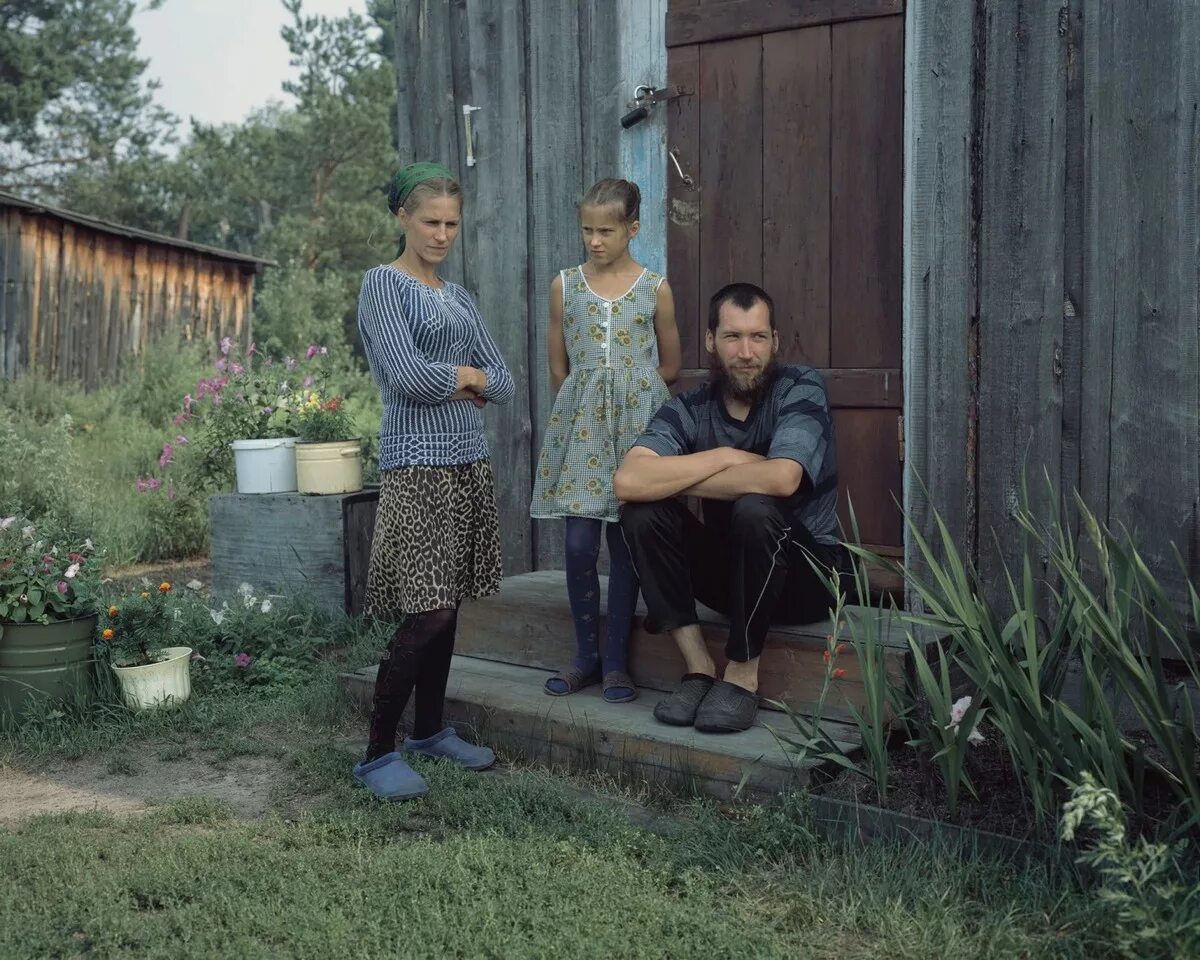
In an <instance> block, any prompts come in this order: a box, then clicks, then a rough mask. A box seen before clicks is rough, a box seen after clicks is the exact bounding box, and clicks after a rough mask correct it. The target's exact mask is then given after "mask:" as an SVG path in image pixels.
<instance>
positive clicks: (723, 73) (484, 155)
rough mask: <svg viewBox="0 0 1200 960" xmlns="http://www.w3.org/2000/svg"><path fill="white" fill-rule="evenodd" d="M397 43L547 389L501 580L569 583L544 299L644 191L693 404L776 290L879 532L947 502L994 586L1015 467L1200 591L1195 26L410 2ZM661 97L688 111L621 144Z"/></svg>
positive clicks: (992, 10)
mask: <svg viewBox="0 0 1200 960" xmlns="http://www.w3.org/2000/svg"><path fill="white" fill-rule="evenodd" d="M1151 14H1152V15H1151ZM396 22H397V43H396V58H397V59H396V68H397V76H398V79H399V106H398V123H397V129H398V131H399V148H400V152H401V158H402V159H404V160H411V159H418V158H421V159H424V158H436V159H438V160H440V161H442V162H444V163H446V164H447V165H449V166H450V167H451V168H452V169H453V170H455V171H456V173H457V175H458V176H459V178H460V180H461V181H462V183H463V185H464V188H465V192H466V198H467V208H466V215H465V220H464V224H465V229H464V233H463V236H462V239H461V241H460V249H459V252H458V253H457V254H456V257H455V260H454V261H453V263H452V264H451V265H450V268H449V275H450V276H451V277H452V278H453V279H457V280H460V281H462V282H465V284H466V286H467V287H468V288H469V289H471V290H472V291H473V292H474V293H475V294H476V296H477V297H478V299H479V301H480V306H481V308H482V310H483V312H484V315H485V317H487V318H488V319H489V321H490V323H491V326H492V328H493V329H494V330H495V332H496V333H497V335H498V337H499V338H500V340H501V343H502V345H503V347H504V349H505V352H506V355H507V356H508V358H509V360H510V362H511V364H512V367H513V370H514V374H515V375H516V377H517V380H518V382H519V383H525V384H527V385H528V388H527V390H526V391H525V392H524V393H523V394H521V395H520V396H519V397H518V400H517V401H516V403H515V404H514V405H513V406H511V407H508V408H500V409H496V410H492V411H489V417H490V429H491V431H492V440H493V455H494V458H495V460H496V461H497V465H498V470H497V475H498V476H502V477H510V478H512V482H511V483H510V484H508V485H507V486H506V487H505V489H504V490H503V491H502V493H501V501H502V502H501V510H502V516H503V517H504V518H505V527H504V549H505V558H506V568H507V569H508V570H510V571H514V572H515V571H524V570H530V569H540V568H548V567H549V568H552V567H558V566H561V546H560V545H559V538H560V531H559V530H558V529H557V528H556V524H553V523H537V524H532V523H530V522H529V521H528V513H527V503H528V495H529V487H530V482H529V479H530V477H531V463H532V461H533V459H534V458H535V457H536V451H537V446H538V444H539V443H540V439H541V435H542V432H543V430H544V427H545V424H546V419H547V417H548V414H549V407H550V401H551V397H550V395H549V390H548V385H547V374H546V369H545V367H546V363H545V337H546V333H545V331H546V317H545V314H546V311H545V307H544V304H545V298H546V291H547V286H548V284H549V281H550V279H551V278H552V276H553V274H554V272H555V271H556V270H557V269H559V268H561V267H563V266H566V265H569V264H573V263H578V262H580V261H581V260H582V259H584V252H583V249H582V245H581V243H580V241H579V238H578V233H577V228H576V216H575V210H574V204H575V202H576V201H577V200H578V199H579V197H580V196H581V195H582V193H583V192H584V190H585V189H586V188H587V186H588V185H589V184H590V183H591V182H593V181H594V180H596V179H598V178H599V177H602V176H625V177H629V178H630V179H634V180H636V181H637V182H638V183H639V184H640V185H641V187H642V190H643V195H644V198H645V200H644V204H643V208H642V231H641V234H640V235H639V237H638V239H637V241H636V242H635V250H634V252H635V255H636V256H637V257H638V258H639V259H640V260H642V262H644V263H646V264H647V265H649V266H650V267H652V268H654V269H658V270H664V269H665V271H666V274H667V276H668V277H669V278H670V279H671V282H672V284H673V286H674V288H675V290H676V296H677V299H678V301H679V305H680V309H679V323H680V330H681V332H682V334H683V338H684V348H685V367H687V368H688V370H687V371H686V373H685V382H686V381H691V382H694V381H695V380H696V379H698V378H700V377H702V376H704V369H703V368H704V366H705V357H704V356H703V347H702V343H703V338H702V333H701V331H702V324H703V322H704V321H703V308H704V305H705V303H706V301H707V298H708V297H709V296H710V295H711V293H712V292H713V291H714V290H716V289H717V288H718V287H719V286H721V285H722V284H724V283H726V282H728V281H730V280H734V279H737V280H750V281H754V282H758V283H761V284H763V285H764V286H765V287H766V288H767V289H768V290H769V291H770V292H771V293H772V294H773V296H774V297H775V299H776V302H777V304H778V305H779V306H780V308H781V309H780V333H781V338H782V342H783V352H784V356H785V357H786V358H787V359H791V360H797V361H803V362H806V363H810V364H812V365H813V366H815V367H817V368H819V369H820V370H821V371H822V373H823V374H824V376H825V378H826V380H827V382H828V384H829V388H830V395H831V400H832V403H833V406H834V412H835V418H836V420H837V426H838V430H839V453H840V456H841V460H842V480H843V486H844V488H845V490H846V491H847V493H848V495H849V496H852V497H853V500H854V505H855V509H856V512H857V513H858V516H859V520H860V523H861V525H862V532H863V536H864V539H865V540H867V541H868V542H870V543H872V544H875V545H876V546H878V547H879V548H880V549H881V550H883V551H884V552H887V553H892V554H894V555H903V556H906V557H907V558H909V559H912V557H913V545H912V543H911V542H909V539H908V538H907V537H906V535H905V531H904V528H903V524H902V517H901V512H900V506H899V505H898V504H903V506H904V507H905V508H906V509H907V510H908V511H909V512H910V514H911V515H912V517H913V518H914V520H915V522H916V524H917V526H918V528H919V529H921V530H923V531H924V532H925V533H927V534H928V533H929V532H930V531H931V530H932V511H933V509H934V508H936V509H937V510H938V511H939V512H940V513H941V514H942V516H943V517H944V518H945V520H946V522H947V523H948V525H949V528H950V530H951V531H952V533H953V534H954V536H955V537H956V538H957V539H958V540H959V542H960V543H961V544H962V545H963V546H964V547H965V548H966V550H967V551H968V554H969V555H970V556H971V557H973V558H974V559H975V560H976V562H977V563H978V564H979V566H980V568H981V569H982V571H983V573H984V575H985V577H987V578H989V579H991V580H993V581H995V580H996V578H997V574H998V572H999V567H998V564H999V563H1000V562H1001V561H1003V560H1007V561H1010V562H1011V561H1012V560H1013V559H1014V558H1015V556H1016V555H1017V552H1018V550H1019V549H1020V543H1019V539H1018V537H1017V534H1016V531H1015V530H1014V529H1013V526H1014V525H1013V524H1011V523H1009V522H1007V520H1008V517H1009V516H1010V514H1011V510H1012V508H1013V506H1014V504H1015V503H1016V501H1017V498H1018V493H1019V490H1020V486H1021V479H1022V473H1023V472H1025V473H1026V474H1027V475H1028V476H1029V477H1031V478H1033V479H1034V480H1035V482H1034V483H1033V484H1032V485H1031V488H1032V490H1033V492H1034V496H1035V500H1037V501H1039V502H1041V503H1042V504H1043V505H1045V497H1046V494H1045V493H1044V488H1043V486H1042V484H1041V483H1040V478H1041V475H1042V472H1043V471H1046V472H1048V474H1049V476H1050V478H1051V480H1052V481H1054V483H1056V484H1057V485H1059V486H1060V487H1061V488H1062V489H1064V490H1067V491H1069V490H1071V489H1078V490H1079V491H1080V492H1081V493H1082V494H1083V496H1084V498H1085V500H1086V501H1087V503H1088V504H1089V505H1090V506H1091V507H1092V508H1093V509H1095V510H1096V512H1097V514H1098V515H1099V516H1100V517H1101V518H1102V519H1104V520H1107V521H1109V522H1110V523H1114V524H1116V523H1124V524H1126V525H1128V526H1129V527H1131V528H1136V529H1137V530H1138V532H1139V535H1140V536H1139V542H1140V544H1141V545H1142V546H1143V547H1144V548H1145V550H1146V552H1147V555H1148V556H1149V557H1150V558H1151V559H1152V560H1153V561H1154V562H1156V563H1157V564H1159V565H1160V566H1161V569H1162V570H1163V572H1164V576H1166V577H1167V578H1168V579H1169V580H1171V581H1172V582H1173V584H1174V589H1176V590H1182V588H1183V583H1182V578H1180V577H1178V576H1176V575H1175V574H1174V573H1173V572H1172V571H1171V566H1172V564H1171V553H1170V549H1171V548H1170V544H1171V543H1174V544H1175V545H1176V546H1177V547H1178V548H1179V549H1180V550H1181V551H1182V553H1183V555H1184V557H1185V558H1186V560H1187V562H1188V563H1189V564H1190V569H1191V571H1192V574H1193V577H1194V575H1195V572H1196V569H1197V566H1198V565H1200V556H1198V552H1200V551H1198V547H1197V542H1198V541H1200V534H1198V533H1197V531H1198V528H1200V517H1198V509H1197V506H1198V503H1200V455H1198V454H1200V435H1198V428H1200V173H1198V170H1200V156H1197V154H1198V152H1200V7H1198V6H1197V5H1196V4H1194V3H1192V2H1190V0H1164V2H1162V3H1157V4H1153V5H1149V6H1148V5H1147V4H1146V3H1145V2H1144V0H1109V2H1105V3H1098V2H1089V0H1054V2H1048V0H579V2H569V0H568V2H563V0H511V2H505V3H503V4H498V3H492V2H490V0H396ZM640 85H646V86H648V87H651V88H654V89H659V90H663V91H665V95H666V96H669V97H670V98H671V99H668V100H665V101H664V102H660V103H657V104H653V105H651V106H650V107H649V116H648V117H647V118H646V119H645V120H643V121H642V122H640V123H638V124H636V125H634V126H631V127H629V128H628V129H625V128H623V127H622V125H621V123H620V122H619V121H620V118H621V117H622V115H623V114H625V113H626V111H628V110H629V109H630V101H632V100H633V99H634V94H635V90H636V88H637V87H638V86H640ZM468 108H469V109H468ZM467 117H469V118H470V125H471V130H472V134H471V140H470V142H469V143H468V140H467V134H466V122H465V121H466V118H467ZM468 158H470V159H468ZM925 490H928V496H926V494H925V492H924V491H925ZM844 499H845V498H844Z"/></svg>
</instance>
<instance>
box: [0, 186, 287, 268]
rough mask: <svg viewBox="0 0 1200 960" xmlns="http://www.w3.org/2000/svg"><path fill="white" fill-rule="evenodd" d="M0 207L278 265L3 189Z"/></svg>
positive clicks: (243, 260) (213, 254) (210, 253)
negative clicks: (65, 208) (40, 201)
mask: <svg viewBox="0 0 1200 960" xmlns="http://www.w3.org/2000/svg"><path fill="white" fill-rule="evenodd" d="M0 207H17V208H19V209H21V210H31V211H33V212H34V213H45V214H48V215H49V216H52V217H57V218H58V219H60V220H68V221H70V222H71V223H78V224H80V225H82V226H85V227H91V228H92V229H93V230H102V231H103V232H105V233H112V234H116V235H117V236H120V237H129V238H130V239H133V240H146V241H147V242H149V243H158V244H162V245H163V246H167V247H179V248H181V249H183V250H193V251H195V252H196V253H203V254H205V255H207V256H210V257H217V258H219V259H221V260H235V261H237V262H239V263H253V264H256V265H257V264H265V265H266V266H269V267H276V266H279V264H278V263H276V262H275V261H274V260H267V259H266V258H264V257H255V256H251V255H250V254H248V253H237V252H236V251H234V250H222V249H221V248H220V247H210V246H208V245H206V244H203V243H192V242H191V241H190V240H180V239H179V238H178V237H168V236H166V235H165V234H161V233H151V232H150V231H149V230H139V229H138V228H137V227H129V226H126V225H125V224H122V223H112V222H111V221H108V220H101V219H100V218H99V217H89V216H88V215H87V214H84V213H75V212H74V211H72V210H63V209H62V208H61V207H54V206H51V205H50V204H48V203H39V202H37V201H34V200H25V199H22V198H21V197H18V196H14V195H13V194H11V193H5V192H4V191H3V190H0Z"/></svg>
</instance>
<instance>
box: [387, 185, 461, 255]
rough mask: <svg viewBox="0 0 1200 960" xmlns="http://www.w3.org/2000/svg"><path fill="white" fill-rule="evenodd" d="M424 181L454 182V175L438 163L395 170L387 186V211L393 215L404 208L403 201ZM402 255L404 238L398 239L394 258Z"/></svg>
mask: <svg viewBox="0 0 1200 960" xmlns="http://www.w3.org/2000/svg"><path fill="white" fill-rule="evenodd" d="M426 180H449V181H450V182H451V183H455V182H456V181H455V179H454V174H452V173H451V172H450V171H449V170H447V169H446V168H445V167H443V166H442V165H441V164H440V163H424V162H422V163H410V164H409V165H408V166H407V167H401V168H400V169H399V170H397V171H396V175H395V176H393V177H392V182H391V183H390V184H389V185H388V209H389V210H391V211H392V213H393V214H394V213H396V212H397V211H398V210H399V209H400V208H401V207H402V206H404V201H405V200H407V199H408V195H409V194H410V193H412V192H413V188H414V187H415V186H417V184H419V183H424V182H425V181H426ZM402 253H404V237H401V238H400V249H399V250H397V251H396V256H397V257H399V256H400V254H402Z"/></svg>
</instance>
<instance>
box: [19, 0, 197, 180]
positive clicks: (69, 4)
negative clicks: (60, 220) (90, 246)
mask: <svg viewBox="0 0 1200 960" xmlns="http://www.w3.org/2000/svg"><path fill="white" fill-rule="evenodd" d="M161 2H162V0H151V3H150V5H151V6H152V7H154V6H157V5H158V4H159V3H161ZM136 6H137V5H136V3H134V2H133V0H53V2H48V0H5V2H3V3H0V80H2V82H0V185H3V186H4V187H5V188H7V189H14V190H17V191H20V192H26V193H47V192H51V193H52V192H57V191H61V190H62V189H63V188H64V185H65V182H66V181H67V180H68V179H70V178H71V177H73V176H76V177H78V176H82V177H84V178H87V179H92V180H95V179H100V178H104V177H106V176H107V175H108V174H109V173H110V171H114V170H118V169H123V168H127V167H130V166H136V165H138V164H141V163H143V162H145V160H146V158H147V157H149V156H153V155H155V154H154V151H155V148H156V147H157V146H158V145H159V144H160V143H161V142H163V141H164V140H165V139H166V138H167V137H169V135H170V133H171V129H172V127H173V125H174V122H175V121H174V118H173V117H171V116H170V115H169V114H167V113H166V112H165V111H163V110H162V109H161V108H159V107H157V106H155V105H154V103H153V92H154V89H155V87H156V86H157V84H155V83H153V82H147V81H145V80H144V77H143V75H144V73H145V69H146V63H147V61H145V60H141V59H139V58H138V56H137V34H136V32H135V31H134V28H133V25H132V23H131V19H132V16H133V13H134V11H135V9H136Z"/></svg>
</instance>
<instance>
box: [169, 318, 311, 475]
mask: <svg viewBox="0 0 1200 960" xmlns="http://www.w3.org/2000/svg"><path fill="white" fill-rule="evenodd" d="M231 347H232V342H231V341H230V339H229V338H228V337H226V338H224V339H223V340H222V341H221V354H220V356H219V357H218V358H217V361H216V374H217V375H216V376H214V377H211V378H208V379H205V380H201V381H200V382H199V384H197V386H196V396H195V397H193V396H191V395H190V394H189V395H188V396H186V397H184V398H183V403H184V408H183V411H182V413H181V414H180V415H179V417H177V418H176V422H177V423H179V424H180V425H182V423H184V422H187V421H188V420H193V419H196V420H199V421H200V429H199V431H197V432H195V433H194V434H193V437H192V441H193V442H195V443H197V444H198V445H199V446H200V448H201V449H202V450H203V460H202V462H201V464H200V475H201V479H202V482H206V483H207V484H208V485H209V486H215V487H218V488H219V487H223V486H224V485H225V483H227V482H228V476H229V472H230V467H231V466H232V467H233V473H234V477H235V482H236V489H237V491H238V493H290V492H293V491H295V489H296V452H295V444H296V438H295V431H294V429H293V426H292V418H291V411H290V409H289V408H288V407H287V405H286V403H285V398H286V396H287V395H288V393H289V392H290V390H291V385H290V384H289V382H288V381H289V379H290V378H293V372H292V371H293V370H294V365H293V364H290V363H289V364H286V365H285V364H277V363H274V362H273V361H272V360H271V359H270V358H268V357H263V356H262V355H261V354H259V353H258V350H257V349H256V348H255V345H254V344H251V345H250V348H249V350H248V351H247V352H246V355H245V356H244V357H243V358H241V359H240V360H239V359H235V358H233V357H231V356H230V350H231ZM164 449H165V448H164ZM231 460H232V463H231Z"/></svg>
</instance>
